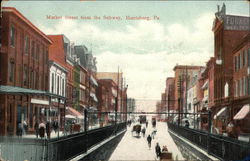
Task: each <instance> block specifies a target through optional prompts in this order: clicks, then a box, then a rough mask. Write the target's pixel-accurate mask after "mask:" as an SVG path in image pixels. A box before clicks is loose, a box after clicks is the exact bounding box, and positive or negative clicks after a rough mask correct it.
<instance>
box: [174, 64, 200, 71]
mask: <svg viewBox="0 0 250 161" xmlns="http://www.w3.org/2000/svg"><path fill="white" fill-rule="evenodd" d="M202 67H203V66H196V65H176V66H175V67H174V69H173V70H174V71H175V70H176V69H186V68H187V69H200V68H202Z"/></svg>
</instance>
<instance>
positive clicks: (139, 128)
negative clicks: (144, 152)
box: [132, 125, 141, 136]
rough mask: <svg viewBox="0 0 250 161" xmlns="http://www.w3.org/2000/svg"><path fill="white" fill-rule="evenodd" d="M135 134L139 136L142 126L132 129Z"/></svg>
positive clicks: (135, 126)
mask: <svg viewBox="0 0 250 161" xmlns="http://www.w3.org/2000/svg"><path fill="white" fill-rule="evenodd" d="M134 132H136V134H137V136H139V135H140V132H141V125H134V126H133V128H132V135H133V133H134Z"/></svg>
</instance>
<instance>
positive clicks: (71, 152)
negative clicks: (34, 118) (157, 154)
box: [0, 122, 126, 161]
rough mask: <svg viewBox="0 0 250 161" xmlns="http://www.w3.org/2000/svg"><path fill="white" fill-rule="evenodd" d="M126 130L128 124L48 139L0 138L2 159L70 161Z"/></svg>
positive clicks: (12, 160)
mask: <svg viewBox="0 0 250 161" xmlns="http://www.w3.org/2000/svg"><path fill="white" fill-rule="evenodd" d="M125 128H126V123H125V122H123V123H119V124H117V125H110V126H106V127H102V128H98V129H93V130H88V131H86V132H81V133H76V134H72V135H67V136H64V137H59V138H53V139H50V140H47V139H34V138H18V137H0V158H2V159H4V160H11V161H20V160H29V161H38V160H39V161H51V160H69V159H71V158H73V157H76V156H78V155H80V154H82V153H85V152H87V150H88V149H90V148H91V147H93V146H95V145H97V144H98V143H100V142H102V141H104V140H105V139H108V138H109V137H111V136H113V135H115V134H116V133H118V132H120V131H122V130H123V129H125Z"/></svg>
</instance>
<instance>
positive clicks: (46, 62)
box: [44, 50, 49, 64]
mask: <svg viewBox="0 0 250 161" xmlns="http://www.w3.org/2000/svg"><path fill="white" fill-rule="evenodd" d="M44 56H45V64H48V59H49V55H48V50H46V54H45V55H44Z"/></svg>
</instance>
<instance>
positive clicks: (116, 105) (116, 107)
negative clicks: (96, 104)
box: [115, 66, 119, 125]
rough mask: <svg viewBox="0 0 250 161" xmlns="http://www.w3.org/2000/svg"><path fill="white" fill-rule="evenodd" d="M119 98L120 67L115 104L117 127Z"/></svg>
mask: <svg viewBox="0 0 250 161" xmlns="http://www.w3.org/2000/svg"><path fill="white" fill-rule="evenodd" d="M118 97H119V66H118V73H117V94H116V100H115V101H116V104H115V125H116V124H117V110H118Z"/></svg>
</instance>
